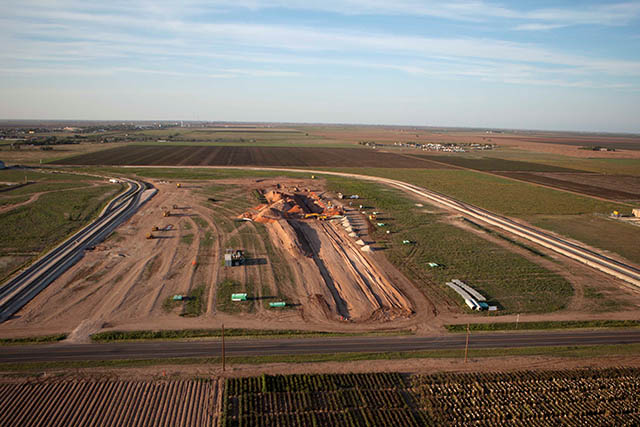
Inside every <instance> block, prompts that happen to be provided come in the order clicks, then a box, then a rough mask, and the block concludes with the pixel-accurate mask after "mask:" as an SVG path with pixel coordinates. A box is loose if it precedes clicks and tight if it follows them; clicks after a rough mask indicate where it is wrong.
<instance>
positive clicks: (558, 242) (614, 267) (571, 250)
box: [212, 166, 640, 288]
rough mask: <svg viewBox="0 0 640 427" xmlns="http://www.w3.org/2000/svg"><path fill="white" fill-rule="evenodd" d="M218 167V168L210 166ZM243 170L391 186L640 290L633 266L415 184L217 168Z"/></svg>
mask: <svg viewBox="0 0 640 427" xmlns="http://www.w3.org/2000/svg"><path fill="white" fill-rule="evenodd" d="M212 168H220V167H212ZM224 168H226V169H246V170H276V171H283V172H296V173H313V174H318V175H322V174H324V175H333V176H340V177H345V178H354V179H360V180H366V181H373V182H378V183H381V184H387V185H391V186H393V187H396V188H398V189H400V190H403V191H405V192H410V193H413V194H416V195H418V196H421V197H424V198H426V199H428V200H430V201H431V202H433V203H436V204H440V205H442V206H446V207H448V208H451V209H454V210H456V211H458V212H460V213H461V214H463V215H468V216H470V217H473V218H475V219H478V220H480V221H483V222H485V223H487V224H490V225H493V226H495V227H498V228H501V229H503V230H505V231H507V232H509V233H512V234H515V235H517V236H519V237H522V238H524V239H526V240H529V241H531V242H534V243H536V244H539V245H541V246H543V247H545V248H547V249H551V250H552V251H554V252H556V253H559V254H561V255H564V256H566V257H568V258H571V259H574V260H576V261H579V262H581V263H583V264H586V265H588V266H589V267H591V268H594V269H597V270H599V271H602V272H603V273H606V274H609V275H611V276H614V277H617V278H618V279H621V280H623V281H625V282H627V283H629V284H632V285H634V286H635V287H638V288H640V269H638V268H637V267H635V266H632V265H629V264H625V263H623V262H620V261H616V260H614V259H612V258H609V257H607V256H605V255H602V254H599V253H595V252H593V251H591V250H589V249H587V248H584V247H582V246H580V245H578V244H575V243H572V242H569V241H568V240H566V239H561V238H559V237H555V236H552V235H551V234H549V233H545V232H543V231H540V230H537V229H535V228H533V227H529V226H525V225H522V224H519V223H517V222H515V221H513V220H511V219H509V218H506V217H503V216H501V215H498V214H495V213H493V212H489V211H487V210H486V209H482V208H479V207H477V206H474V205H471V204H469V203H465V202H462V201H459V200H456V199H454V198H453V197H449V196H446V195H444V194H441V193H437V192H435V191H431V190H427V189H425V188H422V187H419V186H417V185H414V184H409V183H406V182H403V181H398V180H395V179H389V178H381V177H377V176H371V175H360V174H354V173H344V172H332V171H322V170H313V169H307V170H305V169H292V168H262V167H234V166H229V167H222V168H220V169H224Z"/></svg>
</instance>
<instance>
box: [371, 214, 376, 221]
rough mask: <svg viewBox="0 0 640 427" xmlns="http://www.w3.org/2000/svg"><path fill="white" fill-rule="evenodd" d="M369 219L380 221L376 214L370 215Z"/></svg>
mask: <svg viewBox="0 0 640 427" xmlns="http://www.w3.org/2000/svg"><path fill="white" fill-rule="evenodd" d="M369 219H370V220H371V221H373V220H374V219H378V217H377V216H376V215H374V214H371V215H369Z"/></svg>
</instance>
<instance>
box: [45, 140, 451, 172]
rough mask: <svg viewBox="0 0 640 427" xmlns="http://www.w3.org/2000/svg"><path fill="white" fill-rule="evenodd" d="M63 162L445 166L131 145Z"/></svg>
mask: <svg viewBox="0 0 640 427" xmlns="http://www.w3.org/2000/svg"><path fill="white" fill-rule="evenodd" d="M57 163H58V164H64V165H125V166H126V165H150V166H249V165H254V166H302V167H304V166H313V167H320V166H336V167H340V166H354V165H358V166H363V167H385V168H430V169H442V168H446V166H444V165H440V164H437V163H433V162H429V161H428V160H421V159H412V158H407V157H404V156H400V155H397V154H392V153H382V152H378V151H375V150H371V149H365V148H361V149H360V148H316V147H237V146H234V147H232V146H225V147H222V146H158V145H154V146H143V145H131V146H126V147H118V148H112V149H108V150H104V151H100V152H96V153H89V154H85V155H80V156H75V157H71V158H67V159H63V160H59V161H57Z"/></svg>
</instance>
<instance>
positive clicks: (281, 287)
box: [0, 179, 436, 342]
mask: <svg viewBox="0 0 640 427" xmlns="http://www.w3.org/2000/svg"><path fill="white" fill-rule="evenodd" d="M256 181H257V182H256ZM152 183H153V185H154V186H155V187H156V188H157V189H158V194H157V195H156V196H155V197H154V198H153V199H151V200H150V201H149V202H148V203H147V204H146V205H144V206H143V207H142V208H141V209H140V211H138V212H137V213H136V214H135V215H134V216H133V217H132V218H131V219H130V220H128V221H127V222H126V223H125V224H123V225H122V226H120V227H119V228H118V230H117V231H116V233H114V235H112V236H111V237H110V238H109V239H107V241H105V242H104V243H102V244H100V245H98V246H97V247H96V248H95V250H93V251H87V252H86V253H85V256H84V258H83V259H82V260H81V261H79V262H78V263H77V264H76V265H75V266H74V267H73V268H71V269H70V270H68V271H67V272H66V273H64V274H63V275H62V276H61V277H60V278H59V279H58V280H56V281H55V282H54V283H52V284H51V285H50V286H49V287H48V288H47V289H45V290H44V291H43V292H41V293H40V294H39V295H38V296H37V297H36V298H34V299H33V300H32V301H31V302H30V303H29V304H28V305H27V306H25V307H24V308H23V309H22V310H21V311H20V312H18V313H17V315H16V316H14V318H12V319H10V320H8V321H6V322H5V323H4V324H2V325H0V334H2V335H3V336H26V335H42V334H46V333H59V332H67V333H69V332H70V333H71V335H70V337H69V340H70V341H72V342H87V341H88V340H89V335H90V334H92V333H95V332H97V331H100V330H103V329H183V328H216V327H220V325H221V324H222V323H224V324H225V326H227V327H245V328H273V329H325V330H327V329H328V330H338V331H367V330H376V329H379V328H381V327H382V328H385V329H388V328H392V329H393V328H407V327H412V326H415V325H416V324H418V323H421V324H428V323H429V322H428V321H427V320H428V318H431V317H432V316H433V314H432V313H433V307H432V306H431V304H430V303H429V302H428V301H427V300H426V299H425V298H424V296H422V295H421V294H420V293H419V292H417V290H416V289H415V288H414V287H413V286H412V285H411V283H410V282H409V281H408V280H407V279H406V278H404V277H403V276H402V275H401V274H400V273H399V272H398V271H397V270H395V269H394V268H391V267H390V265H389V264H388V263H386V262H384V260H383V258H384V256H383V255H382V254H379V253H373V252H370V253H367V252H364V251H363V250H362V248H361V247H360V246H359V245H356V243H355V240H354V239H353V238H351V237H349V236H348V233H349V232H348V231H347V230H346V228H345V227H344V226H343V224H342V223H341V222H338V221H328V220H327V221H321V220H317V219H314V218H306V219H305V218H304V214H305V213H309V212H312V210H310V209H307V208H306V207H305V206H298V207H299V208H300V215H298V216H295V217H294V216H290V217H288V218H284V217H282V218H279V219H278V221H273V222H268V223H263V224H261V223H259V222H256V223H254V222H249V221H241V220H238V216H239V215H240V214H241V213H242V211H243V210H244V209H246V208H251V207H252V206H254V205H255V204H256V201H255V200H254V198H253V193H252V192H253V191H255V190H259V191H263V192H267V191H270V190H274V189H276V188H277V186H281V187H282V188H283V189H284V188H291V189H293V188H299V189H300V191H298V192H297V195H296V198H298V199H300V198H304V194H305V193H309V192H311V191H312V190H316V192H317V193H323V190H322V188H321V187H322V184H321V182H319V180H314V181H310V180H307V181H305V180H299V179H298V180H292V179H277V180H276V179H274V180H256V179H235V180H218V181H215V183H211V182H202V181H199V182H183V183H182V185H181V187H180V188H178V187H177V186H176V183H175V182H174V183H169V182H165V181H159V180H158V181H154V182H152ZM212 185H213V186H214V187H215V189H211V186H212ZM309 187H311V188H310V189H309V192H307V191H306V189H307V188H309ZM212 194H215V195H216V199H215V200H216V202H212V201H211V200H209V199H212V197H211V195H212ZM324 201H325V203H326V202H327V200H326V199H324ZM311 209H313V206H311ZM165 213H168V215H167V216H165ZM358 215H360V214H359V213H358V212H357V211H349V212H347V217H349V218H352V219H351V221H352V223H353V224H352V227H351V228H350V229H351V230H353V229H357V227H358V224H360V225H362V224H364V221H363V219H362V218H361V219H358V218H357V217H358ZM358 221H360V222H359V223H358ZM261 227H264V230H262V229H261ZM351 232H352V231H351ZM150 234H152V235H153V237H154V238H152V239H148V238H147V237H148V236H149V235H150ZM363 237H365V235H364V234H363ZM228 247H235V248H238V247H241V248H243V249H245V250H246V251H247V252H248V253H249V256H250V259H249V262H247V263H246V265H244V266H240V267H224V266H223V265H222V259H223V254H224V252H225V250H226V249H227V248H228ZM268 247H271V250H268ZM283 260H284V263H285V267H284V268H286V270H288V271H290V272H291V274H290V276H288V277H287V276H286V275H285V276H283V274H282V273H281V271H280V273H279V272H278V268H279V269H280V270H282V269H283V267H282V265H280V266H279V267H278V264H282V261H283ZM224 280H231V281H233V282H234V283H237V285H238V286H239V289H238V291H242V290H248V289H250V290H251V292H252V293H251V294H250V301H248V302H247V303H246V304H244V305H241V306H232V309H231V311H229V310H225V305H224V304H221V301H218V298H219V289H218V286H217V285H218V284H220V283H221V282H222V281H224ZM200 287H204V292H203V295H202V297H201V300H202V301H201V302H200V305H201V308H200V310H199V311H198V312H197V313H191V312H188V310H189V308H188V303H187V302H183V303H173V302H172V297H173V296H174V295H191V294H192V293H193V292H194V290H197V289H198V288H200ZM276 297H283V298H284V299H286V300H288V301H290V302H291V303H292V305H293V308H292V309H288V310H271V309H269V307H268V302H269V301H272V300H274V298H276ZM222 302H224V301H222ZM236 307H240V309H239V310H236V309H235V308H236ZM433 327H434V328H435V327H436V326H435V325H433Z"/></svg>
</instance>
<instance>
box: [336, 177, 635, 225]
mask: <svg viewBox="0 0 640 427" xmlns="http://www.w3.org/2000/svg"><path fill="white" fill-rule="evenodd" d="M336 170H337V169H336ZM340 171H341V172H350V173H359V174H363V175H373V176H381V177H385V178H391V179H398V180H401V181H405V182H408V183H411V184H415V185H419V186H421V187H424V188H426V189H429V190H433V191H437V192H441V193H444V194H446V195H449V196H451V197H454V198H457V199H460V200H462V201H465V202H467V203H472V204H474V205H477V206H479V207H482V208H485V209H487V210H490V211H492V212H495V213H499V214H503V215H511V216H516V217H518V216H524V215H578V214H584V213H603V214H604V213H610V212H611V211H613V210H615V209H617V210H624V211H627V210H628V209H629V208H628V207H627V206H624V205H620V204H616V203H609V202H604V201H602V200H598V199H593V198H591V197H587V196H580V195H577V194H572V193H567V192H564V191H559V190H553V189H551V188H546V187H540V186H536V185H533V184H528V183H525V182H519V181H513V180H510V179H506V178H501V177H499V176H495V175H489V174H484V173H480V172H474V171H469V170H451V169H428V170H418V169H391V170H389V169H386V170H385V169H383V168H375V169H373V168H362V169H360V168H352V169H348V170H346V169H340Z"/></svg>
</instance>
